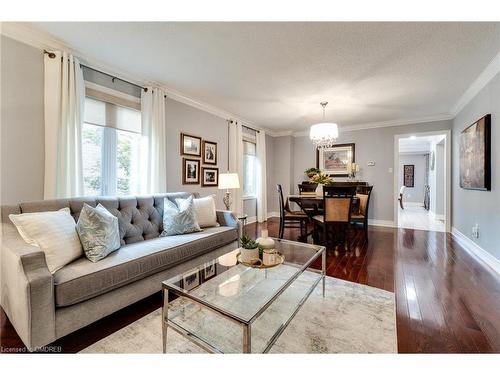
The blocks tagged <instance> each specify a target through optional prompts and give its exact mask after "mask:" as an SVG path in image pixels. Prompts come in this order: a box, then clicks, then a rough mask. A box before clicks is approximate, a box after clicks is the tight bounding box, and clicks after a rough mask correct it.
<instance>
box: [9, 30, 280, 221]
mask: <svg viewBox="0 0 500 375" xmlns="http://www.w3.org/2000/svg"><path fill="white" fill-rule="evenodd" d="M1 52H2V53H1V63H2V67H1V82H2V103H1V110H2V112H1V121H2V128H1V147H2V149H1V200H2V202H1V204H16V203H19V202H24V201H30V200H39V199H43V178H44V176H43V175H44V143H45V142H44V118H43V116H44V115H43V53H42V52H41V51H40V50H38V49H36V48H34V47H31V46H28V45H26V44H23V43H20V42H17V41H15V40H12V39H10V38H6V37H4V36H2V38H1ZM86 78H87V79H91V80H93V81H96V80H97V81H98V83H100V84H102V83H103V82H99V79H102V77H93V78H92V74H90V73H89V72H86ZM117 82H118V81H117ZM113 88H115V89H117V87H113ZM118 89H122V88H118ZM129 94H134V95H137V93H136V92H130V93H129ZM166 122H167V190H168V191H191V192H199V193H200V194H201V195H202V196H206V195H209V194H215V195H216V203H217V207H218V208H221V209H222V208H223V207H224V205H223V203H222V197H223V191H221V190H218V189H217V188H213V187H202V186H201V183H200V184H199V185H183V184H182V156H181V155H180V133H181V132H185V133H190V134H193V135H197V136H200V137H202V138H203V139H206V140H210V141H213V142H217V145H218V160H217V167H218V168H219V173H223V172H226V170H227V122H226V120H225V119H223V118H220V117H218V116H215V115H212V114H210V113H208V112H205V111H202V110H199V109H197V108H194V107H191V106H188V105H186V104H183V103H180V102H177V101H175V100H172V99H167V104H166ZM266 141H267V143H268V144H267V150H268V156H267V171H268V175H269V176H272V175H273V171H274V155H273V153H272V150H273V138H272V137H269V136H267V137H266ZM200 162H201V159H200ZM201 165H203V164H201ZM270 181H274V179H272V178H268V185H269V184H270ZM271 186H272V182H271ZM272 207H273V202H271V208H272ZM245 213H247V214H248V215H249V216H255V215H256V202H255V200H253V201H251V200H249V201H245Z"/></svg>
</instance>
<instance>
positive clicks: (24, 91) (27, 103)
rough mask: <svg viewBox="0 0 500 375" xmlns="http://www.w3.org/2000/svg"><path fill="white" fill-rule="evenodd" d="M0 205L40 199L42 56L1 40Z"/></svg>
mask: <svg viewBox="0 0 500 375" xmlns="http://www.w3.org/2000/svg"><path fill="white" fill-rule="evenodd" d="M1 86H2V88H1V90H2V97H1V98H2V103H1V122H2V124H1V125H2V127H1V174H0V175H1V204H2V205H5V204H15V203H18V202H20V201H32V200H39V199H43V174H44V130H43V116H44V112H43V53H42V52H41V51H39V50H37V49H35V48H33V47H30V46H28V45H26V44H22V43H19V42H17V41H14V40H12V39H10V38H7V37H5V36H2V37H1Z"/></svg>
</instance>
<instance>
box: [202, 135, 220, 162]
mask: <svg viewBox="0 0 500 375" xmlns="http://www.w3.org/2000/svg"><path fill="white" fill-rule="evenodd" d="M217 151H218V150H217V142H212V141H206V140H203V142H202V160H203V164H209V165H217ZM211 154H213V156H211Z"/></svg>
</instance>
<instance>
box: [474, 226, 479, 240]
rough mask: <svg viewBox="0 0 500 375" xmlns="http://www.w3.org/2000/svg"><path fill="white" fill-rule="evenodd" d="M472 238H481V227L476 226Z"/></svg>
mask: <svg viewBox="0 0 500 375" xmlns="http://www.w3.org/2000/svg"><path fill="white" fill-rule="evenodd" d="M472 237H474V238H479V225H478V224H476V225H474V226H473V227H472Z"/></svg>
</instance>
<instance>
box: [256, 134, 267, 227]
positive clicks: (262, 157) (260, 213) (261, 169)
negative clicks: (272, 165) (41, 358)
mask: <svg viewBox="0 0 500 375" xmlns="http://www.w3.org/2000/svg"><path fill="white" fill-rule="evenodd" d="M256 138H257V147H256V148H257V171H256V174H257V181H256V182H257V221H258V222H259V223H262V222H263V221H266V220H267V179H266V133H265V132H264V131H262V130H261V131H259V132H257V136H256Z"/></svg>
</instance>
